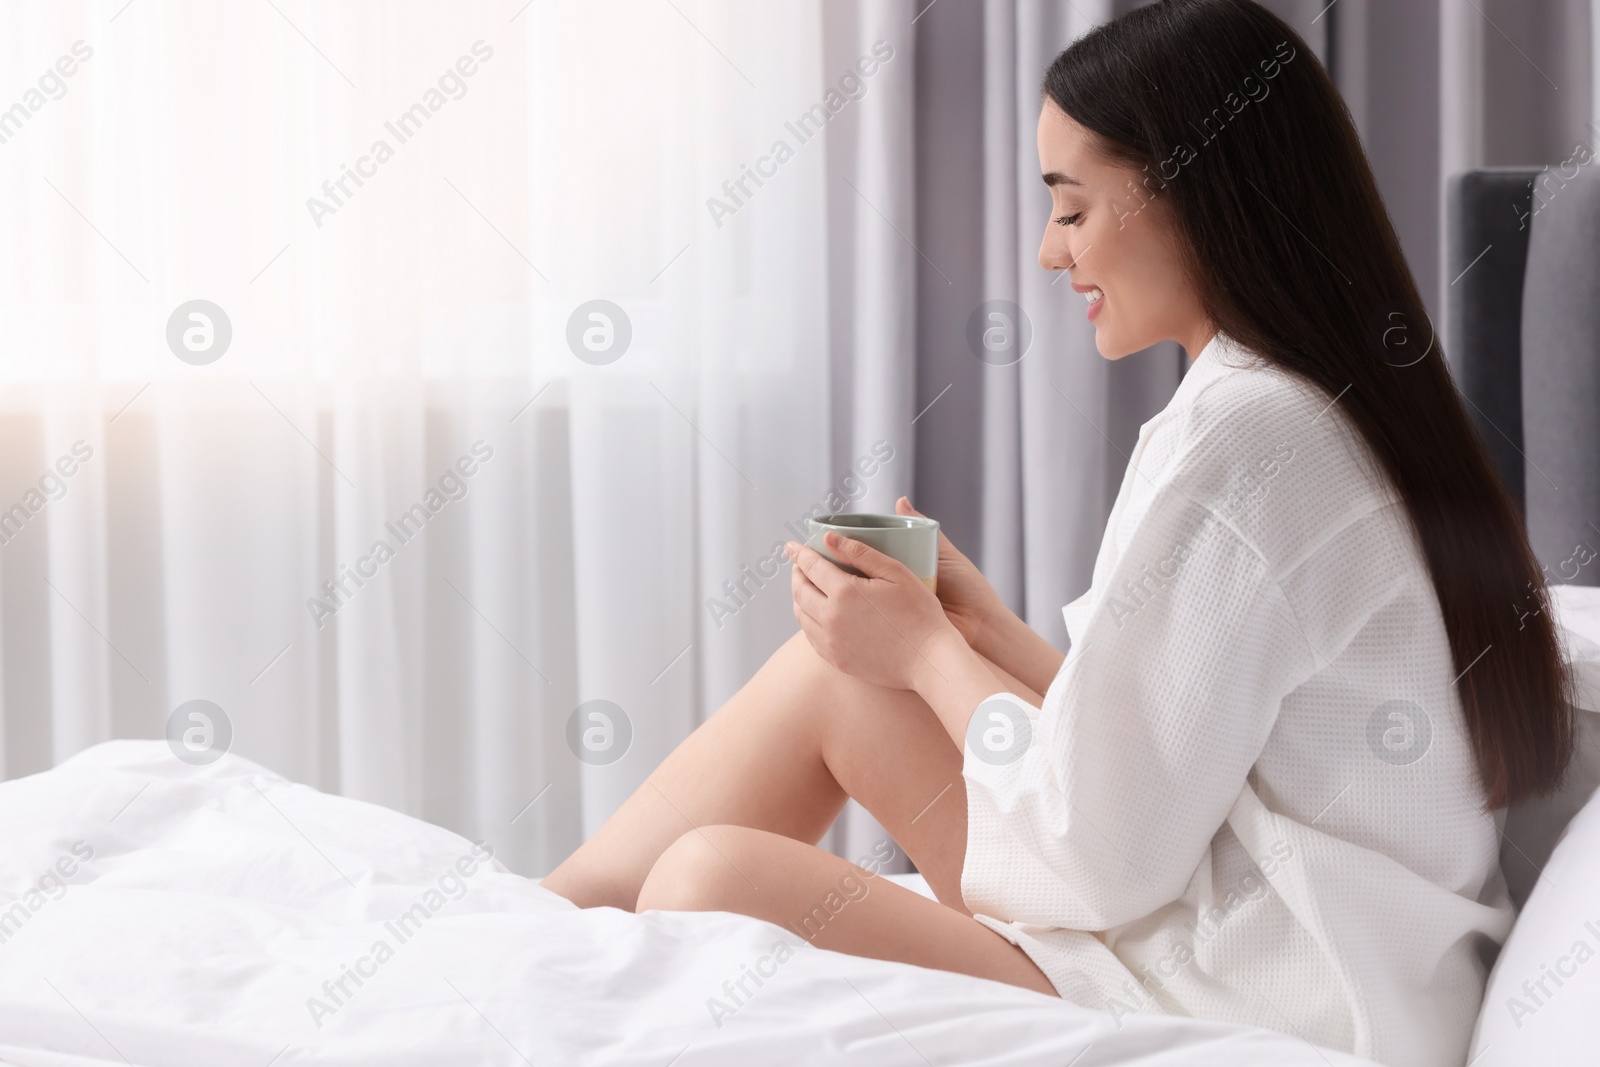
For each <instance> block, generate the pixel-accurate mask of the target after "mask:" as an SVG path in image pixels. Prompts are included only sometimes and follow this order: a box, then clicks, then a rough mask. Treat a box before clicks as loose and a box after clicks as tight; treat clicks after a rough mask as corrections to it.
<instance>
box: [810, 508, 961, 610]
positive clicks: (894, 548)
mask: <svg viewBox="0 0 1600 1067" xmlns="http://www.w3.org/2000/svg"><path fill="white" fill-rule="evenodd" d="M808 526H809V529H810V536H808V537H807V538H806V544H808V545H810V546H811V547H812V548H814V549H816V550H817V551H818V552H820V553H822V554H823V555H824V556H826V557H827V558H828V559H830V560H833V562H835V563H837V564H838V565H839V566H840V567H841V568H842V569H843V570H845V571H848V572H849V573H851V574H856V575H859V574H861V571H859V570H858V569H856V568H855V567H852V566H851V565H850V564H848V563H846V562H844V561H843V560H841V559H839V558H838V557H837V556H835V555H834V554H833V553H832V552H829V551H828V548H827V546H826V545H824V544H823V543H822V538H823V536H824V535H825V534H827V532H828V531H829V530H837V531H839V533H840V534H842V535H843V536H845V537H848V538H850V539H851V540H853V541H860V542H861V543H862V544H865V545H870V546H871V547H873V548H875V549H877V550H878V551H879V552H882V553H883V554H884V555H886V556H889V557H891V558H893V559H897V560H899V561H900V562H901V563H904V564H905V565H906V567H907V568H908V569H910V571H911V573H912V574H915V575H916V576H917V577H918V578H921V579H922V584H923V585H926V586H927V587H928V588H929V589H930V590H932V591H933V592H938V588H937V586H938V580H939V523H938V522H937V521H936V520H934V519H929V518H924V517H922V516H920V515H874V514H870V513H863V514H859V515H819V516H817V517H816V518H814V519H811V520H810V522H809V524H808Z"/></svg>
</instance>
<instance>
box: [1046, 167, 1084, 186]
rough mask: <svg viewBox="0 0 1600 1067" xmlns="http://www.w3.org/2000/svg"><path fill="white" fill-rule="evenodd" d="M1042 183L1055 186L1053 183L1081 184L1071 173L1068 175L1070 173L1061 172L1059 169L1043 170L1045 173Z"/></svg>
mask: <svg viewBox="0 0 1600 1067" xmlns="http://www.w3.org/2000/svg"><path fill="white" fill-rule="evenodd" d="M1044 183H1045V184H1046V185H1051V186H1055V185H1082V184H1083V183H1082V182H1080V181H1079V180H1078V179H1076V178H1074V177H1073V176H1072V175H1070V174H1062V173H1061V172H1060V171H1056V170H1050V171H1045V173H1044Z"/></svg>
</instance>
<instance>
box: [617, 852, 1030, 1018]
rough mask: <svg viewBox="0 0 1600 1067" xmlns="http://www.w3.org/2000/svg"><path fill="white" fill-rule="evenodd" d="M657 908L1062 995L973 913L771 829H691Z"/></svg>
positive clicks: (664, 871)
mask: <svg viewBox="0 0 1600 1067" xmlns="http://www.w3.org/2000/svg"><path fill="white" fill-rule="evenodd" d="M741 872H742V873H741ZM746 876H748V878H749V879H752V880H746ZM651 908H661V909H665V910H669V911H732V912H738V913H740V914H743V915H753V916H755V917H756V918H758V919H765V920H766V921H768V922H771V923H775V924H777V925H779V926H782V927H784V928H786V929H787V930H789V931H790V932H791V933H792V934H794V935H795V945H796V948H799V947H800V946H799V941H800V940H802V939H803V940H805V941H809V942H811V943H812V944H814V945H816V946H817V947H819V948H827V949H833V950H835V951H838V952H848V953H850V954H852V955H855V956H871V957H873V958H875V959H881V960H898V961H900V962H902V963H914V964H916V965H918V966H920V967H934V968H938V969H939V970H944V971H957V972H959V973H961V974H970V975H973V976H975V977H978V978H989V979H992V980H994V981H998V982H1007V983H1009V984H1011V985H1017V986H1022V987H1023V988H1025V989H1032V990H1034V991H1035V992H1038V993H1047V994H1049V995H1051V996H1055V995H1056V989H1055V986H1053V985H1052V984H1051V983H1050V980H1049V979H1048V978H1046V977H1045V975H1044V972H1042V971H1040V970H1039V968H1038V967H1037V966H1036V965H1035V964H1034V962H1033V961H1032V960H1031V959H1029V958H1028V955H1027V954H1026V953H1025V952H1023V951H1022V950H1021V949H1020V948H1018V947H1017V946H1015V945H1013V944H1012V943H1011V942H1009V941H1007V940H1006V939H1005V938H1003V937H1001V936H1000V935H999V934H997V933H995V932H994V931H993V930H991V929H989V928H988V927H986V926H984V925H982V924H981V923H979V922H978V921H977V920H976V919H974V918H972V917H971V916H970V915H967V914H966V913H964V912H962V911H957V910H956V909H954V908H950V907H946V906H945V905H944V904H941V903H938V902H936V901H932V900H929V899H928V898H927V897H924V896H922V895H921V894H919V893H914V892H912V891H911V890H909V889H906V888H904V887H903V886H898V885H895V884H894V883H893V882H890V881H888V880H887V879H885V878H879V877H875V876H873V875H872V874H870V873H868V872H867V871H865V870H863V869H862V868H860V867H858V866H856V865H855V864H853V863H850V862H848V861H846V860H842V859H840V858H839V857H838V856H835V855H833V854H831V853H828V852H824V851H822V850H821V849H819V848H817V847H815V846H813V845H807V844H803V843H801V842H799V841H795V840H793V839H791V838H788V837H784V836H782V835H779V834H773V833H768V832H766V831H764V830H753V829H750V828H749V827H745V826H704V827H701V829H700V831H699V832H697V833H688V834H684V835H683V836H682V837H680V838H679V839H678V840H677V841H676V842H675V843H674V844H673V845H672V847H670V848H668V849H667V851H666V852H665V853H663V854H662V856H661V858H660V859H659V860H658V861H657V862H656V865H655V868H654V869H653V870H651V872H650V877H649V878H647V879H646V880H645V883H644V888H643V890H642V891H641V892H640V894H639V910H641V911H645V910H648V909H651Z"/></svg>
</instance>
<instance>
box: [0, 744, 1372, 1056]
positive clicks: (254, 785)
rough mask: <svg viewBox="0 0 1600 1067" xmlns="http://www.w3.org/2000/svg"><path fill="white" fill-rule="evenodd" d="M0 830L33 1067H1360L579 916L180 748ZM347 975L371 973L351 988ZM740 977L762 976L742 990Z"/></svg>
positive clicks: (15, 1037)
mask: <svg viewBox="0 0 1600 1067" xmlns="http://www.w3.org/2000/svg"><path fill="white" fill-rule="evenodd" d="M0 826H3V827H4V839H3V844H0V1060H3V1061H5V1062H7V1063H10V1064H15V1065H17V1067H46V1065H49V1067H65V1065H87V1064H106V1063H113V1064H120V1063H123V1062H124V1061H125V1060H126V1062H128V1063H132V1064H138V1065H152V1067H153V1065H161V1067H189V1065H193V1067H217V1065H231V1064H239V1065H246V1067H269V1065H270V1067H285V1065H289V1064H306V1063H317V1064H363V1065H372V1064H394V1065H401V1064H406V1065H410V1064H417V1065H422V1064H429V1065H432V1064H452V1065H454V1064H474V1063H483V1064H506V1065H517V1064H525V1063H528V1064H537V1065H539V1067H544V1065H546V1064H590V1063H595V1064H602V1063H603V1064H626V1065H637V1067H669V1065H671V1067H702V1065H711V1064H719V1065H720V1064H727V1065H739V1067H745V1065H750V1064H779V1063H821V1062H827V1063H842V1064H862V1065H867V1064H870V1065H874V1067H883V1065H895V1064H908V1065H921V1064H930V1065H943V1064H992V1065H1001V1064H1005V1065H1017V1067H1021V1065H1039V1067H1045V1065H1049V1067H1064V1065H1067V1064H1072V1065H1073V1067H1095V1065H1106V1064H1119V1065H1137V1067H1156V1065H1177V1064H1183V1065H1185V1067H1194V1065H1208V1064H1215V1065H1218V1067H1252V1065H1262V1067H1296V1065H1301V1064H1303V1065H1306V1067H1349V1065H1353V1064H1357V1063H1360V1062H1364V1061H1359V1060H1356V1059H1354V1058H1352V1057H1349V1056H1345V1055H1341V1054H1339V1053H1336V1052H1332V1051H1329V1050H1324V1049H1317V1048H1313V1047H1312V1046H1311V1045H1310V1044H1308V1043H1306V1042H1305V1041H1303V1040H1300V1039H1299V1038H1296V1037H1293V1036H1287V1035H1283V1034H1277V1033H1273V1032H1269V1031H1264V1030H1242V1029H1239V1028H1237V1027H1231V1026H1223V1025H1219V1024H1213V1023H1203V1022H1196V1021H1193V1020H1184V1019H1176V1018H1161V1017H1131V1018H1126V1019H1123V1020H1121V1023H1120V1025H1119V1024H1118V1021H1117V1020H1115V1019H1113V1017H1112V1016H1110V1015H1107V1014H1104V1013H1101V1012H1096V1011H1089V1010H1085V1009H1082V1008H1078V1007H1075V1006H1073V1005H1070V1004H1066V1003H1063V1002H1061V1001H1059V1000H1056V999H1054V998H1050V997H1045V996H1041V995H1038V994H1035V993H1030V992H1027V991H1025V990H1021V989H1014V988H1011V987H1009V986H1005V985H1001V984H998V983H994V982H986V981H980V980H977V979H971V978H966V977H963V976H960V975H955V974H948V973H944V972H940V971H931V970H925V969H922V968H918V967H911V966H908V965H904V964H896V963H886V962H882V961H877V960H868V959H859V958H856V957H852V956H847V955H842V954H839V953H833V952H826V951H822V950H819V949H816V948H813V947H812V946H810V945H808V944H805V943H803V942H802V941H800V939H798V938H797V937H796V936H795V935H794V934H792V933H790V932H788V931H786V930H784V929H782V928H780V927H777V926H773V925H769V924H767V923H763V922H759V921H756V920H753V919H748V918H744V917H741V916H735V915H729V914H723V913H709V914H669V913H661V912H651V913H647V914H645V915H632V914H629V913H626V912H620V911H616V910H613V909H591V910H587V911H580V910H578V909H576V908H574V907H572V906H571V905H570V904H568V903H567V902H566V901H564V900H562V899H561V898H559V897H557V896H555V895H554V894H552V893H550V892H548V891H546V890H543V889H541V888H539V887H538V886H537V885H536V884H534V883H533V882H531V881H529V880H527V879H524V878H522V877H519V876H517V875H514V874H511V873H510V872H508V871H505V870H503V869H497V867H498V865H497V864H495V863H493V862H492V861H491V862H483V863H480V862H478V860H477V855H478V854H477V853H475V851H474V846H473V845H472V844H471V843H470V842H468V841H466V840H464V839H462V838H460V837H458V836H456V835H455V834H452V833H450V832H448V831H446V830H443V829H441V828H439V827H437V826H432V825H430V824H427V823H424V822H420V821H418V820H416V819H413V818H410V817H408V816H405V815H401V814H399V813H397V812H393V811H390V810H387V809H384V808H380V807H376V806H374V805H370V804H365V803H361V802H358V801H353V800H348V799H344V798H341V797H336V796H330V795H327V794H323V793H319V792H317V791H316V790H314V789H311V788H309V787H306V786H302V785H296V784H293V783H291V782H288V781H286V780H285V779H283V778H281V777H279V776H277V775H275V774H273V773H271V772H270V771H267V770H265V769H264V768H262V767H260V766H258V765H256V764H253V763H250V762H249V761H247V760H244V759H241V758H238V757H235V756H227V757H224V758H223V759H222V760H221V761H219V762H217V763H215V764H213V765H212V766H210V767H204V768H196V767H191V766H188V765H186V764H184V763H181V762H179V761H178V760H177V759H175V758H174V757H173V756H172V754H171V752H170V751H169V750H168V748H167V747H166V745H165V744H164V743H163V742H159V741H113V742H108V743H106V744H103V745H99V746H96V747H94V748H91V749H89V750H87V751H85V752H83V753H81V754H79V755H78V756H75V757H74V758H72V759H70V760H68V761H66V762H65V763H63V764H62V765H61V766H59V767H57V768H56V769H55V770H52V771H49V772H46V773H44V774H39V775H35V776H33V777H31V778H24V779H19V780H16V781H12V782H7V783H4V784H0ZM489 844H490V845H491V846H492V844H493V843H492V842H490V843H489ZM463 861H465V862H463ZM430 890H432V891H434V892H435V894H436V896H434V897H432V898H430V897H429V896H428V893H429V891H430ZM418 904H420V905H421V909H420V910H418V911H413V913H412V914H413V920H412V921H411V923H410V924H408V925H407V926H406V927H405V928H404V929H403V930H402V929H401V928H400V927H398V926H396V925H394V924H395V922H396V920H397V918H398V917H399V916H400V915H401V914H402V913H403V912H405V911H407V909H411V908H413V906H414V905H418ZM19 908H20V911H19V910H18V909H19ZM402 933H403V934H404V935H405V936H404V938H403V939H402V937H401V936H400V935H401V934H402ZM780 941H787V942H788V943H789V945H790V946H792V955H790V956H786V958H784V959H782V960H781V961H780V960H779V959H778V958H777V956H775V955H774V947H775V946H776V945H777V944H778V943H779V942H780ZM380 943H381V944H383V945H385V946H386V947H387V954H385V952H384V951H382V950H379V949H378V948H377V946H378V945H379V944H380ZM779 955H783V954H782V953H779ZM380 957H381V958H380ZM346 967H349V968H352V969H359V970H360V971H363V972H365V973H366V975H367V976H366V977H363V978H362V979H361V984H360V985H359V986H358V985H356V983H355V981H354V980H353V979H350V978H348V977H346V978H345V979H344V993H343V994H339V990H338V987H337V985H336V984H335V983H337V982H338V980H339V979H340V978H341V976H343V975H344V973H345V971H344V968H346ZM747 968H748V969H750V970H759V971H761V972H764V973H765V974H766V975H767V976H766V977H763V978H762V984H761V985H760V987H759V988H758V987H756V986H755V984H754V982H753V980H751V979H749V978H746V979H745V987H746V989H747V990H749V991H750V993H751V995H749V996H747V997H746V996H742V995H737V996H735V995H730V993H729V992H728V991H727V989H725V987H724V983H731V982H737V981H738V980H739V979H740V978H741V977H742V976H744V975H745V974H746V970H747ZM325 982H326V983H328V988H325V986H324V983H325ZM329 989H331V990H332V992H329ZM335 994H339V995H337V996H336V995H335ZM312 998H316V1000H317V1001H320V1002H321V1007H318V1006H317V1004H316V1003H315V1002H313V1000H312ZM711 998H717V999H718V1000H720V1001H721V1002H722V1003H723V1004H724V1005H725V1008H726V1009H731V1012H729V1011H727V1010H723V1011H721V1012H718V1013H717V1014H718V1015H720V1017H715V1018H714V1009H715V1005H714V1004H711V1003H709V1002H710V1000H711ZM1085 1050H1087V1051H1085Z"/></svg>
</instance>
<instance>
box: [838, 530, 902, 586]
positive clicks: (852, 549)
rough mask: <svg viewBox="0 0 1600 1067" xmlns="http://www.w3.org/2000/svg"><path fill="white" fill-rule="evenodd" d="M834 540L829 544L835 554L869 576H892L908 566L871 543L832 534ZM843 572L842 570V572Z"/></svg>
mask: <svg viewBox="0 0 1600 1067" xmlns="http://www.w3.org/2000/svg"><path fill="white" fill-rule="evenodd" d="M830 537H832V539H833V541H832V543H831V544H829V545H828V548H830V549H831V550H832V551H833V553H834V555H836V556H838V557H839V558H840V559H842V560H844V561H845V562H846V563H848V564H850V565H851V566H852V567H854V568H856V569H857V570H859V571H860V572H861V573H862V574H865V575H866V576H867V577H868V578H892V577H895V576H897V575H898V574H899V573H900V572H901V571H906V570H907V569H908V568H907V567H906V565H905V564H904V563H901V562H900V561H899V560H897V559H895V558H894V557H893V556H889V555H885V554H884V553H882V552H879V551H878V550H877V549H875V548H873V547H872V546H871V545H868V544H863V543H862V542H860V541H857V540H855V539H854V538H852V537H843V536H840V535H836V534H834V535H830ZM840 573H841V574H842V573H843V572H842V571H841V572H840Z"/></svg>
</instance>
